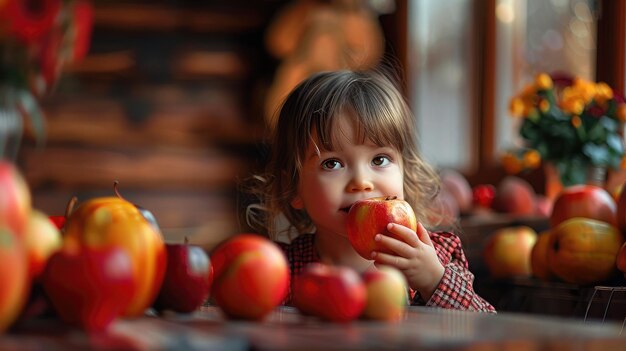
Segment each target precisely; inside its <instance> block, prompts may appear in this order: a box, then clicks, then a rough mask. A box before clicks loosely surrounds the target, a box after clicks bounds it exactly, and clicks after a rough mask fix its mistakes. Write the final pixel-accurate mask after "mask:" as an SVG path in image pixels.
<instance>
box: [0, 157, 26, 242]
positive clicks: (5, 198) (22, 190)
mask: <svg viewBox="0 0 626 351" xmlns="http://www.w3.org/2000/svg"><path fill="white" fill-rule="evenodd" d="M30 211H31V194H30V189H29V188H28V185H27V184H26V180H25V179H24V177H23V176H22V174H21V173H20V171H19V170H18V169H17V168H16V167H15V166H14V165H13V164H12V163H10V162H8V161H5V160H0V226H3V227H5V228H8V229H10V230H11V232H12V233H13V234H14V235H16V236H17V237H18V238H20V239H21V238H22V237H23V236H24V231H25V230H26V226H27V224H28V216H29V214H30Z"/></svg>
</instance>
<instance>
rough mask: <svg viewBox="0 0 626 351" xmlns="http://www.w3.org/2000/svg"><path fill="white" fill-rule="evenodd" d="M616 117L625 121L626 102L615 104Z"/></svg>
mask: <svg viewBox="0 0 626 351" xmlns="http://www.w3.org/2000/svg"><path fill="white" fill-rule="evenodd" d="M617 119H619V120H620V121H622V122H626V104H619V106H617Z"/></svg>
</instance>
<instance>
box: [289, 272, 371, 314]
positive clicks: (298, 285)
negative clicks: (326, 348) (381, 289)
mask: <svg viewBox="0 0 626 351" xmlns="http://www.w3.org/2000/svg"><path fill="white" fill-rule="evenodd" d="M365 303H366V290H365V284H364V283H363V280H362V279H361V277H360V276H359V274H358V273H357V272H356V271H355V270H354V269H352V268H349V267H345V266H330V265H326V264H322V263H312V264H309V265H308V266H307V267H306V268H305V269H304V270H303V271H302V273H300V275H298V277H297V278H295V282H294V285H293V304H294V306H295V307H296V308H298V309H299V310H300V311H301V312H302V313H303V314H308V315H313V316H316V317H319V318H322V319H324V320H328V321H332V322H337V323H345V322H349V321H352V320H354V319H357V318H358V317H359V316H360V315H361V313H362V312H363V309H364V308H365Z"/></svg>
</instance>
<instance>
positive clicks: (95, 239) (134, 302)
mask: <svg viewBox="0 0 626 351" xmlns="http://www.w3.org/2000/svg"><path fill="white" fill-rule="evenodd" d="M116 192H117V190H116ZM31 201H32V200H31V193H30V189H29V188H28V186H27V183H26V182H25V179H24V178H23V176H22V174H21V173H20V172H19V170H18V169H17V167H16V166H15V165H14V164H12V163H10V162H8V161H0V262H1V263H0V332H4V331H5V330H6V329H7V328H9V327H10V326H12V325H13V324H15V323H16V322H17V321H18V320H23V319H27V318H30V317H34V316H36V315H37V314H38V313H41V312H42V308H41V307H38V308H35V307H33V305H40V304H41V303H42V301H43V303H44V304H47V305H49V306H44V308H43V310H45V309H46V307H48V308H49V309H51V310H52V311H51V312H52V313H55V314H56V315H57V316H58V317H59V318H60V319H61V320H62V321H64V322H66V323H69V324H71V325H74V326H77V327H80V328H83V329H86V330H89V331H99V330H104V329H106V328H107V327H108V326H109V325H110V324H111V323H112V322H113V321H114V320H115V319H116V318H118V317H122V318H133V317H138V316H141V315H143V314H144V312H145V310H146V309H148V308H149V307H151V306H152V305H153V304H154V305H155V307H157V308H160V309H172V310H175V311H180V312H186V311H191V310H193V309H196V308H197V307H198V306H200V305H201V304H202V302H204V300H205V299H206V298H207V296H208V294H209V285H210V282H211V277H210V272H211V270H210V262H209V260H208V256H207V255H206V253H204V251H202V250H201V249H199V248H197V247H193V246H191V245H174V244H172V245H165V244H164V242H163V238H162V236H161V232H160V229H159V227H158V225H157V224H156V220H155V219H154V216H152V214H151V213H149V211H147V210H145V209H142V208H141V207H138V206H135V205H134V204H132V203H130V202H128V201H126V200H124V199H123V198H121V197H120V196H119V194H118V196H117V197H102V198H94V199H91V200H88V201H86V202H84V203H82V204H80V205H79V206H78V207H77V208H76V209H75V210H72V209H68V211H67V214H66V216H48V215H46V214H44V213H43V212H42V211H39V210H37V209H34V208H32V203H31ZM66 217H67V218H66ZM168 256H169V263H168ZM172 291H174V292H172ZM180 294H182V295H183V296H182V297H181V295H180ZM157 298H158V299H157Z"/></svg>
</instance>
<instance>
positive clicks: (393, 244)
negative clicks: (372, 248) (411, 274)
mask: <svg viewBox="0 0 626 351" xmlns="http://www.w3.org/2000/svg"><path fill="white" fill-rule="evenodd" d="M413 236H415V234H413ZM374 240H376V241H377V242H378V243H379V244H380V246H381V247H384V248H385V249H387V250H389V251H391V252H394V253H396V254H397V255H400V256H403V257H409V256H410V255H411V251H412V250H414V247H413V246H411V245H407V243H406V242H404V241H402V240H399V239H396V238H393V237H390V236H387V235H383V234H376V236H375V237H374ZM415 240H419V239H417V237H415Z"/></svg>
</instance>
